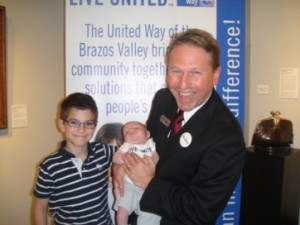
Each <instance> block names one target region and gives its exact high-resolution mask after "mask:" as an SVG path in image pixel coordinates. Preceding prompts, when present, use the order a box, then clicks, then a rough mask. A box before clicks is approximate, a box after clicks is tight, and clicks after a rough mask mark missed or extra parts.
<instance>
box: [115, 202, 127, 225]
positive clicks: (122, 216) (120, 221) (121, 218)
mask: <svg viewBox="0 0 300 225" xmlns="http://www.w3.org/2000/svg"><path fill="white" fill-rule="evenodd" d="M128 216H129V213H128V210H127V209H126V208H124V207H121V206H119V207H118V212H117V225H127V224H128Z"/></svg>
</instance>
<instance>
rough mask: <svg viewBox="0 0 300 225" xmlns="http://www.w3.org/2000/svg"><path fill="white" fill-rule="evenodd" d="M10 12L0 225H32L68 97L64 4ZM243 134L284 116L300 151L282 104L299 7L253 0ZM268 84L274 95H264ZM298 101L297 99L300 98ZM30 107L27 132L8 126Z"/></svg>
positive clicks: (18, 4)
mask: <svg viewBox="0 0 300 225" xmlns="http://www.w3.org/2000/svg"><path fill="white" fill-rule="evenodd" d="M0 5H4V6H6V11H7V12H6V13H7V79H8V80H7V87H8V90H7V91H8V93H7V94H8V106H9V107H8V116H9V118H8V121H9V129H7V130H0V201H1V203H0V224H1V225H2V224H3V225H12V224H13V225H27V224H30V207H31V191H32V186H33V182H34V179H35V175H36V174H35V173H36V166H37V165H38V163H39V162H40V160H41V159H42V158H43V157H44V156H46V155H48V154H49V153H50V152H52V151H54V150H55V149H56V146H57V144H58V142H59V141H60V139H61V135H60V134H59V133H58V131H57V129H56V127H55V118H56V109H57V104H58V102H59V101H60V100H61V98H62V97H63V96H64V1H63V0H24V1H21V0H0ZM249 12H250V14H249V18H250V20H249V21H248V23H249V31H250V33H248V38H249V39H248V41H247V42H248V44H247V50H248V53H247V55H248V56H249V57H248V64H247V68H248V70H249V73H248V74H247V75H248V77H247V83H246V92H247V99H246V108H247V109H246V117H245V121H246V124H245V125H246V129H245V136H246V138H247V143H248V144H249V143H250V141H251V138H252V133H253V131H254V127H255V125H256V122H257V121H258V120H260V119H262V118H265V117H267V116H269V112H270V111H271V110H279V111H281V113H282V116H284V117H286V118H289V119H291V120H292V121H293V123H294V133H295V138H294V143H295V144H294V146H295V147H297V148H300V138H299V137H300V136H299V135H300V118H299V116H298V115H299V114H300V108H299V101H300V100H299V99H280V98H279V97H278V94H279V93H278V90H279V68H281V67H298V68H300V44H299V43H300V1H299V0H285V1H281V0H252V1H249ZM259 84H266V85H269V87H270V94H268V95H259V94H257V93H256V86H257V85H259ZM299 97H300V96H299ZM20 104H21V105H23V104H24V105H27V110H28V127H26V128H15V129H13V128H11V109H10V107H11V105H20Z"/></svg>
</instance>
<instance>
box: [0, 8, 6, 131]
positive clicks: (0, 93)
mask: <svg viewBox="0 0 300 225" xmlns="http://www.w3.org/2000/svg"><path fill="white" fill-rule="evenodd" d="M5 30H6V29H5V7H4V6H0V129H3V128H7V105H6V66H5V64H6V60H5V59H6V53H5V49H6V44H5V36H6V34H5V33H6V32H5Z"/></svg>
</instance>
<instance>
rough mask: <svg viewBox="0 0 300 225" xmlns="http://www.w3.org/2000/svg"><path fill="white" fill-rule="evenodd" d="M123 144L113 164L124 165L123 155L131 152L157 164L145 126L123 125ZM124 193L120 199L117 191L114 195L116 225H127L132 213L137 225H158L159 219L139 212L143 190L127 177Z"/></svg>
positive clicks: (130, 122)
mask: <svg viewBox="0 0 300 225" xmlns="http://www.w3.org/2000/svg"><path fill="white" fill-rule="evenodd" d="M122 134H123V140H124V143H123V144H122V145H121V146H120V148H119V150H118V151H117V152H116V153H115V155H114V157H113V163H116V164H124V161H123V155H124V154H125V153H126V152H132V153H136V154H137V155H139V156H140V157H141V158H143V156H144V155H147V156H151V157H152V158H153V160H154V162H155V163H157V162H158V159H159V156H158V154H157V152H156V150H155V143H154V141H153V140H152V138H150V132H149V131H148V130H147V128H146V126H145V125H144V124H142V123H140V122H137V121H129V122H127V123H125V124H124V126H123V129H122ZM124 184H125V192H124V195H123V196H122V197H120V196H119V195H120V194H119V193H118V190H117V189H116V191H115V194H116V196H117V202H116V205H115V209H116V210H117V224H118V225H127V223H128V216H129V215H130V214H131V213H132V211H134V212H135V213H136V214H137V215H138V219H137V224H138V225H156V224H160V217H159V216H157V215H155V214H151V213H147V212H143V211H141V210H140V207H139V201H140V198H141V196H142V194H143V189H142V188H140V187H138V186H135V185H134V184H133V183H132V181H131V180H130V178H129V177H128V176H125V178H124Z"/></svg>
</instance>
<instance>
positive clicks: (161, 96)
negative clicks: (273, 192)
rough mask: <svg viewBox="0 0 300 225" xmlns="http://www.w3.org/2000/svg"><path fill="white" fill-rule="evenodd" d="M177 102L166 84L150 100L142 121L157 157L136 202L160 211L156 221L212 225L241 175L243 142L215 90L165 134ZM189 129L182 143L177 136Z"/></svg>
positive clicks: (144, 207) (144, 209)
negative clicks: (179, 125)
mask: <svg viewBox="0 0 300 225" xmlns="http://www.w3.org/2000/svg"><path fill="white" fill-rule="evenodd" d="M177 109H178V108H177V104H176V101H175V99H174V97H173V96H172V94H171V93H170V91H169V90H168V89H161V90H159V91H158V92H157V93H156V95H155V97H154V99H153V102H152V108H151V112H150V115H149V118H148V121H147V126H148V129H149V131H150V132H151V134H152V137H153V139H154V141H155V142H156V150H157V152H158V153H159V156H160V159H159V162H158V164H157V167H156V175H155V177H154V178H153V179H152V180H151V182H150V183H149V185H148V187H147V188H146V190H145V192H144V194H143V196H142V199H141V201H140V207H141V209H142V210H143V211H147V212H152V213H155V214H158V215H160V216H162V220H161V224H168V225H179V224H181V225H182V224H185V225H202V224H205V225H213V224H215V222H216V219H217V218H218V216H219V215H220V213H221V212H222V210H223V209H224V208H225V206H226V204H227V202H228V200H229V198H230V196H231V195H232V193H233V191H234V189H235V187H236V184H237V181H238V179H239V178H240V175H241V172H242V168H243V164H244V158H245V143H244V139H243V133H242V131H241V128H240V126H239V123H238V121H237V120H236V118H235V117H234V116H233V114H232V113H231V112H230V110H229V109H228V108H227V106H226V105H225V104H224V103H223V101H222V99H221V98H220V97H219V95H218V94H217V92H216V91H215V90H213V91H212V94H211V96H210V98H209V100H208V101H207V102H206V103H205V105H204V106H203V107H202V108H200V109H199V110H198V111H197V112H196V113H195V114H194V115H193V116H192V117H191V118H190V119H189V120H188V121H187V122H186V123H185V124H184V126H183V127H182V129H181V130H180V131H179V133H178V134H177V135H176V136H174V137H171V138H168V134H169V131H170V127H171V123H170V124H169V122H170V121H173V120H174V118H175V116H176V113H177ZM186 132H187V133H189V134H190V137H191V141H186V142H185V143H190V145H188V146H187V147H183V146H181V144H180V138H182V135H183V134H184V133H185V135H183V136H185V137H187V136H189V134H188V135H187V133H186Z"/></svg>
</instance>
